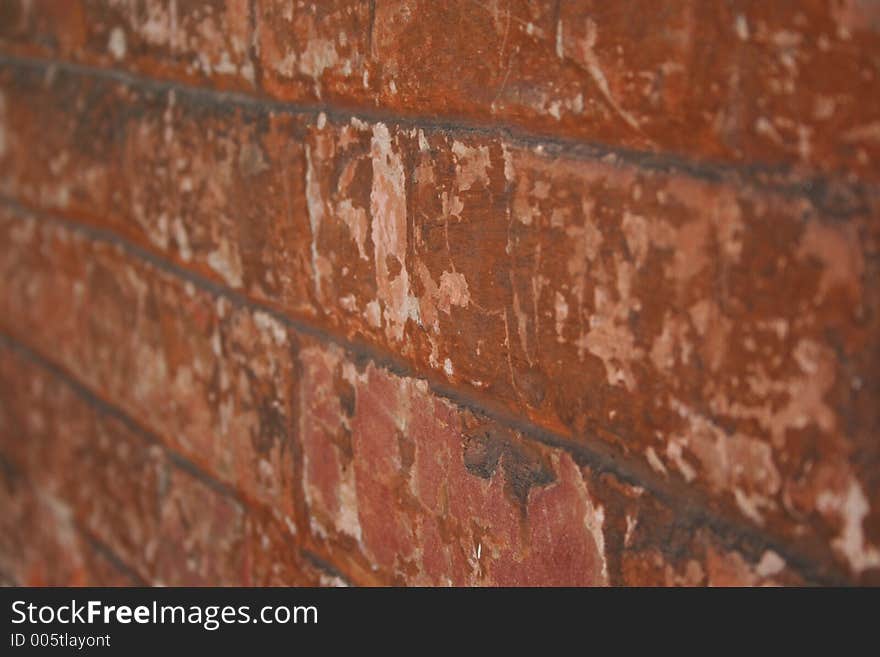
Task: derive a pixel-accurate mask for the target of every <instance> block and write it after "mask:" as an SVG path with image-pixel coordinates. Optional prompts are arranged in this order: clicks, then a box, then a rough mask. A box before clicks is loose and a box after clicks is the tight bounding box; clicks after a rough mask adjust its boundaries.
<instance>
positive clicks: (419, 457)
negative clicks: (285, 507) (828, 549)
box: [300, 344, 803, 586]
mask: <svg viewBox="0 0 880 657" xmlns="http://www.w3.org/2000/svg"><path fill="white" fill-rule="evenodd" d="M300 359H301V360H302V361H303V378H302V383H301V385H302V388H303V391H309V392H308V394H307V395H306V394H304V395H303V396H302V397H301V404H302V409H301V412H302V420H301V421H302V426H303V434H302V436H303V458H304V461H305V462H306V464H307V466H306V468H305V474H304V480H305V484H304V487H305V489H306V490H307V491H309V490H311V491H312V492H311V494H308V493H307V499H308V505H309V508H308V514H309V516H310V517H311V518H312V527H313V530H314V531H316V532H317V533H318V534H319V535H321V536H322V537H325V538H327V539H329V540H331V541H334V540H335V541H337V542H339V543H341V544H342V545H345V546H349V547H348V550H349V553H352V552H354V553H355V554H357V553H360V554H362V555H365V556H367V557H368V558H369V560H370V561H372V562H373V563H374V564H375V567H376V568H377V569H379V571H380V572H383V571H384V572H386V573H387V576H388V577H389V578H390V579H391V580H393V581H396V582H398V583H406V584H430V585H437V584H457V585H462V584H470V585H474V584H480V585H483V584H490V585H492V584H494V585H519V586H522V585H548V584H557V585H563V584H567V585H578V584H587V585H597V584H603V583H609V582H610V583H616V584H637V585H659V584H668V585H678V584H690V585H705V584H715V585H731V584H733V585H752V584H758V583H765V584H782V583H798V582H802V581H803V580H802V579H801V577H800V576H799V575H798V574H797V572H796V571H793V570H791V569H790V568H789V567H788V566H787V565H786V563H785V560H784V559H782V558H781V557H780V556H779V555H778V554H776V553H774V552H772V551H769V550H766V549H764V551H760V550H759V551H758V552H755V551H754V550H752V552H751V554H752V556H747V555H746V554H745V553H743V552H741V551H740V550H739V549H738V548H731V547H729V546H727V545H725V542H724V541H723V540H722V539H720V538H719V536H717V535H715V534H714V533H713V532H712V531H711V530H710V529H709V528H708V527H706V526H705V525H701V524H699V523H695V524H692V525H690V526H684V524H685V523H684V522H683V520H682V518H681V517H680V516H677V515H676V514H675V513H673V511H672V509H671V508H669V507H667V506H665V505H664V504H662V503H660V502H659V501H658V500H657V499H656V498H654V497H653V496H652V495H651V494H650V493H648V492H647V491H645V490H644V489H639V488H636V487H633V486H629V485H624V484H622V483H620V482H619V481H618V480H617V479H615V478H614V477H613V476H612V475H609V474H605V475H597V474H594V472H593V471H592V470H591V468H589V467H586V466H585V467H579V466H578V465H576V464H575V462H574V461H573V460H572V458H571V456H570V455H568V454H567V453H565V452H563V451H561V450H559V449H552V448H548V447H542V446H540V445H537V444H535V443H534V442H530V441H526V440H524V439H523V437H522V436H520V435H519V434H517V433H516V432H514V431H511V430H509V429H506V428H504V427H502V426H500V425H499V424H497V423H496V422H494V421H492V420H489V419H487V418H482V417H478V416H475V415H473V414H472V413H470V412H468V411H464V410H462V409H461V408H457V407H455V406H453V405H452V404H450V403H449V402H447V401H444V400H441V399H437V398H436V397H435V396H434V395H433V394H432V393H431V392H430V391H429V390H428V389H427V387H426V386H425V385H424V383H423V382H420V381H415V380H412V379H408V378H405V377H398V376H395V375H392V374H389V373H388V372H386V371H383V370H381V369H378V368H376V367H375V366H373V365H372V364H365V365H360V366H359V365H358V364H357V363H356V362H354V361H352V360H350V359H349V358H347V357H346V356H345V355H344V354H342V353H341V352H340V351H339V350H337V349H332V348H331V349H328V348H327V347H325V346H322V345H320V344H314V345H310V346H308V347H306V348H304V349H303V350H302V352H301V355H300ZM346 383H347V385H346ZM349 386H350V389H349ZM334 417H335V421H334ZM333 427H339V428H340V431H345V432H348V435H347V438H346V440H345V441H343V440H340V438H339V435H338V433H334V432H333V431H332V428H333ZM313 460H314V461H320V466H315V467H309V465H308V464H309V463H310V462H311V461H313ZM692 522H693V521H692Z"/></svg>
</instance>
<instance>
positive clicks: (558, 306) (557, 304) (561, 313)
mask: <svg viewBox="0 0 880 657" xmlns="http://www.w3.org/2000/svg"><path fill="white" fill-rule="evenodd" d="M553 308H554V310H555V312H556V340H557V341H558V342H565V338H563V336H562V331H563V329H564V328H565V320H566V319H568V303H567V302H566V301H565V297H564V296H562V293H561V292H558V291H557V292H556V295H555V296H554V299H553Z"/></svg>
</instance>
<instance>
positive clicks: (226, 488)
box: [0, 329, 354, 586]
mask: <svg viewBox="0 0 880 657" xmlns="http://www.w3.org/2000/svg"><path fill="white" fill-rule="evenodd" d="M0 346H3V347H5V348H7V349H10V350H12V351H14V352H15V353H16V354H18V355H19V356H21V357H23V358H25V359H26V360H28V361H29V362H31V363H33V364H34V365H36V366H38V367H40V368H41V369H43V370H45V371H47V372H48V373H49V374H51V375H52V376H53V377H54V378H55V379H57V380H59V381H61V382H63V383H64V384H65V385H66V386H68V387H69V388H70V389H71V390H73V392H74V393H75V394H76V395H77V396H78V397H80V399H81V400H82V401H84V402H85V403H86V404H88V405H89V406H91V407H92V408H93V410H95V411H96V412H97V413H99V414H100V415H103V416H106V417H108V418H111V419H113V420H116V421H118V422H119V423H120V424H122V425H123V426H125V428H126V429H128V430H129V431H131V432H132V433H134V434H135V435H137V436H138V437H139V438H140V439H141V440H143V441H144V442H146V443H147V444H149V445H155V446H157V447H159V448H160V449H161V450H162V451H163V453H164V454H165V456H166V457H167V458H168V460H169V463H170V465H172V466H173V467H175V468H177V469H178V470H180V471H182V472H184V473H186V474H187V475H189V476H191V477H193V478H194V479H197V480H198V481H200V482H202V483H203V484H205V485H206V486H209V487H210V488H211V489H212V490H214V491H216V492H218V493H220V494H221V495H223V496H225V497H228V498H230V499H231V500H233V501H234V502H235V503H236V504H238V505H240V506H241V507H242V508H243V509H244V510H248V509H253V510H268V511H270V512H271V511H272V509H271V508H270V507H269V506H268V505H266V504H263V503H260V502H257V501H254V500H250V499H248V498H246V497H245V496H243V495H241V494H240V493H239V492H238V491H237V490H235V489H234V488H232V487H231V486H230V485H229V484H227V483H225V482H222V481H220V480H218V479H217V478H216V477H214V476H213V475H212V474H210V473H209V472H207V471H205V470H204V469H203V468H201V467H200V466H198V465H197V464H195V463H193V462H192V461H190V460H189V459H188V458H187V457H185V456H184V455H182V454H180V453H179V452H177V451H175V450H174V449H172V448H171V446H169V445H168V444H167V443H166V442H165V441H163V440H162V439H161V437H160V436H159V435H158V434H157V433H156V432H154V431H152V430H151V429H147V428H146V427H144V426H142V425H141V424H140V422H138V421H137V420H135V419H134V418H132V417H131V416H130V415H129V414H128V413H127V412H126V411H125V410H123V409H122V408H120V407H118V406H116V405H115V404H112V403H110V402H108V401H107V400H105V399H103V398H102V397H101V396H99V395H98V394H97V393H96V392H95V391H93V390H92V389H91V388H89V387H88V386H87V385H86V384H84V383H82V382H81V381H80V380H79V379H78V378H77V377H76V376H74V375H73V374H72V373H71V372H68V371H67V369H66V368H64V367H63V366H62V365H59V364H58V363H56V362H54V361H53V360H52V359H50V358H49V357H47V356H45V355H43V354H42V353H40V352H39V351H37V350H36V349H34V348H33V347H31V346H30V345H27V344H25V343H23V342H22V341H21V340H19V339H18V338H17V337H15V336H13V335H11V334H9V333H7V332H6V331H5V330H2V329H0ZM0 465H4V466H7V467H9V468H11V469H12V470H13V472H14V474H16V475H18V476H22V477H24V478H25V479H26V480H27V481H28V482H29V483H30V478H29V477H28V476H27V475H26V473H23V472H22V471H21V470H20V468H17V467H16V466H15V464H14V463H13V462H12V461H10V460H9V459H7V458H5V457H4V456H3V453H2V450H0ZM78 529H79V530H80V531H83V532H87V531H88V530H86V529H85V528H83V527H78ZM89 536H90V537H91V538H93V539H94V540H95V541H99V539H97V537H95V536H94V535H93V534H91V532H89ZM99 542H100V541H99ZM102 545H106V544H103V543H102ZM293 545H294V546H295V547H296V550H297V551H298V552H299V553H300V554H301V555H302V556H303V558H305V559H306V560H307V561H309V562H310V563H312V565H313V566H315V567H316V568H319V569H320V570H324V571H325V572H326V574H328V575H331V576H333V577H338V578H340V579H342V580H343V581H344V582H345V583H346V584H348V585H350V586H351V585H354V580H353V579H352V578H351V577H349V576H348V575H346V574H345V573H343V572H341V571H340V570H339V569H338V568H337V567H336V566H333V565H330V564H329V562H328V561H326V559H325V558H323V557H321V556H319V555H317V554H315V553H314V551H312V550H311V549H309V548H308V547H307V546H305V545H302V544H301V543H300V542H299V541H298V540H294V541H293ZM107 549H108V550H109V547H108V548H107ZM117 559H118V560H119V561H120V563H124V562H123V561H122V560H121V559H119V558H118V557H117ZM133 572H134V571H133ZM139 579H141V580H143V577H140V576H139Z"/></svg>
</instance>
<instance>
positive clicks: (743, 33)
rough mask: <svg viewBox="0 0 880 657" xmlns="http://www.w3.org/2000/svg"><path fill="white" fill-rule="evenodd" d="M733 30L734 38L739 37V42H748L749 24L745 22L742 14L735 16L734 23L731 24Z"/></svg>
mask: <svg viewBox="0 0 880 657" xmlns="http://www.w3.org/2000/svg"><path fill="white" fill-rule="evenodd" d="M733 29H734V31H735V32H736V36H738V37H739V40H740V41H748V40H749V22H748V21H747V20H746V17H745V16H743V15H742V14H737V15H736V21H735V22H734V24H733Z"/></svg>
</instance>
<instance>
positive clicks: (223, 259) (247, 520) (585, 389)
mask: <svg viewBox="0 0 880 657" xmlns="http://www.w3.org/2000/svg"><path fill="white" fill-rule="evenodd" d="M0 13H2V20H0V196H2V198H0V235H2V241H0V245H2V246H0V274H2V276H3V285H2V287H0V330H2V331H3V332H4V333H5V334H6V336H7V339H8V340H9V349H12V350H13V351H15V349H18V348H20V349H21V350H23V353H31V352H33V354H36V355H35V356H34V360H35V362H37V361H39V362H40V363H43V364H44V365H47V366H49V369H50V370H51V367H52V366H53V364H54V366H57V367H58V368H60V371H50V372H49V373H42V374H39V373H37V374H34V376H35V377H37V379H40V377H43V378H44V379H45V381H46V382H47V384H46V385H49V382H51V383H52V385H50V386H49V387H50V388H52V390H55V389H56V388H57V390H65V389H66V388H65V385H66V384H70V386H73V388H76V386H77V385H82V386H84V388H85V389H83V390H80V391H79V392H81V393H83V394H84V395H85V397H86V398H89V395H92V396H93V398H90V399H91V402H89V401H88V400H87V401H86V402H85V403H83V401H82V400H80V401H70V400H67V398H66V397H65V398H63V399H61V398H56V396H55V393H54V392H51V394H50V393H43V392H40V391H32V394H31V396H30V397H28V396H27V395H24V393H21V394H19V392H17V391H15V390H14V387H13V386H11V385H10V386H7V387H8V388H9V391H8V392H5V394H4V397H5V398H4V400H3V401H4V404H5V407H6V409H7V410H6V411H5V413H6V415H4V416H3V417H2V418H0V419H2V420H3V421H4V423H5V424H4V427H6V430H5V434H8V435H4V439H8V440H7V442H8V444H9V445H10V446H9V447H7V448H5V450H6V452H9V454H7V456H8V458H9V463H10V464H11V465H10V468H11V470H10V472H16V473H19V474H20V475H21V476H20V477H19V478H21V477H23V478H24V480H26V481H27V482H28V483H27V486H26V487H25V488H23V489H21V490H22V491H24V492H20V493H15V494H12V493H10V495H11V497H10V498H9V501H8V504H10V505H11V506H12V507H14V508H16V509H19V510H20V512H21V510H23V509H30V508H33V509H38V510H40V513H48V514H49V515H50V517H57V518H62V517H66V516H64V514H65V513H68V512H69V513H72V514H73V516H72V517H74V518H77V520H75V521H73V520H71V521H70V522H68V521H62V520H59V521H58V523H57V524H58V525H59V529H58V532H56V533H55V534H51V533H48V534H46V535H45V538H44V540H45V541H46V544H47V546H51V545H57V544H59V542H62V543H65V544H70V545H75V546H81V547H77V548H76V549H77V550H79V551H80V553H81V554H82V560H81V567H80V566H77V568H79V570H76V569H73V570H71V572H58V573H43V574H41V575H39V576H40V577H46V578H47V581H48V580H51V581H67V580H69V579H70V578H75V577H80V578H84V579H86V580H88V578H89V576H90V573H91V572H92V571H91V570H90V569H93V568H94V569H97V570H95V571H94V573H95V577H98V576H101V577H103V576H104V575H103V573H105V570H104V569H103V566H101V565H100V563H103V562H100V563H98V562H94V561H93V560H91V556H90V550H91V548H90V547H89V545H91V544H92V543H93V544H94V545H100V546H103V549H105V551H106V553H107V554H108V555H111V556H112V555H115V556H114V557H113V559H115V560H116V561H117V562H118V563H117V565H118V566H122V567H124V568H123V570H125V568H127V569H128V570H127V571H125V572H127V573H128V575H129V576H130V575H136V576H137V577H139V578H141V579H142V580H143V581H155V582H166V581H181V582H191V583H219V582H221V581H224V582H235V581H249V582H256V583H264V584H283V583H285V582H288V581H290V582H293V581H297V582H305V583H310V582H318V583H330V582H336V581H337V580H338V581H340V582H342V581H350V582H354V583H363V584H383V583H401V584H448V583H454V584H546V583H560V584H561V583H572V584H575V583H577V584H604V583H611V584H617V583H629V584H638V583H724V582H727V583H734V582H738V583H761V582H764V581H766V580H772V581H773V582H796V581H817V582H840V581H850V582H862V583H869V582H876V581H878V580H877V578H878V576H880V479H878V474H877V473H878V472H880V448H878V444H877V440H876V437H877V435H878V430H880V411H878V405H877V403H876V401H877V398H878V395H880V324H878V318H880V287H878V286H877V283H876V281H877V280H878V277H880V271H878V263H880V258H878V256H880V231H878V226H880V224H878V216H880V188H878V187H877V171H878V167H877V164H876V159H877V158H878V157H880V152H878V151H877V144H878V138H877V135H878V129H880V128H878V125H880V106H878V104H877V103H878V100H877V99H878V98H880V94H878V93H875V92H876V91H877V89H876V87H877V84H878V81H877V75H878V69H877V66H876V62H875V61H874V59H873V55H872V53H873V51H874V50H876V48H877V45H878V38H880V37H878V34H880V28H878V25H880V23H878V20H880V19H878V14H877V10H876V8H875V7H874V6H873V4H872V3H869V2H862V1H861V0H849V1H847V2H836V1H835V2H830V1H827V2H826V1H819V0H817V1H816V2H807V3H799V4H798V6H797V7H791V6H789V5H785V6H783V5H779V6H776V5H768V4H767V3H757V2H739V1H737V2H732V3H728V4H725V5H724V6H709V5H707V4H705V3H699V2H691V1H685V0H682V1H676V2H670V3H662V6H661V5H659V4H657V3H645V2H624V3H610V4H609V3H598V2H597V3H593V2H584V3H560V2H543V1H541V2H530V3H520V2H512V3H491V2H489V3H481V2H473V1H470V2H464V1H462V2H450V3H434V2H421V1H415V0H406V1H401V2H385V1H383V0H378V1H377V2H358V1H345V2H342V1H340V2H336V1H334V2H327V3H311V2H305V3H302V2H286V1H284V2H282V1H274V0H271V1H270V0H253V1H246V0H236V1H232V2H210V3H188V2H178V3H164V2H151V1H149V2H138V3H115V2H104V1H98V0H94V1H91V0H76V1H74V2H69V3H51V2H41V1H36V2H23V1H18V0H10V1H9V2H6V3H3V4H2V10H0ZM636 17H637V18H636ZM649 26H650V29H649ZM229 91H231V92H233V93H226V92H229ZM16 353H18V352H16ZM10 358H12V357H10ZM9 363H12V364H9ZM20 366H21V367H25V365H22V364H21V363H19V361H18V360H15V359H14V358H12V360H9V361H8V363H7V364H6V367H7V370H8V371H7V373H6V374H5V376H6V377H7V380H10V381H11V380H13V378H14V376H13V373H14V372H15V369H16V368H17V367H20ZM28 367H31V369H33V367H37V366H36V365H34V364H31V366H28ZM37 370H39V367H37ZM40 380H43V379H40ZM41 385H42V384H41ZM70 386H68V387H70ZM38 393H39V394H38ZM29 394H30V393H29ZM64 394H66V395H68V396H70V395H71V394H73V393H70V392H68V393H64ZM22 395H24V396H22ZM58 395H62V393H61V392H59V393H58ZM80 396H82V395H80ZM62 397H63V395H62ZM75 397H76V395H74V396H73V397H70V399H71V400H74V398H75ZM53 404H54V406H53ZM68 406H70V407H71V408H76V409H81V411H78V412H76V413H68V412H67V410H66V409H67V407H68ZM32 408H35V409H38V410H39V411H43V412H46V413H48V416H47V418H46V419H45V421H44V422H43V423H42V424H39V423H38V425H34V426H32V425H31V424H29V422H30V419H29V418H31V416H32V415H33V417H37V415H36V414H34V413H32V412H31V410H30V409H32ZM50 411H51V412H50ZM50 420H51V421H50ZM53 422H57V424H53ZM139 432H143V433H144V434H145V435H136V434H139ZM17 434H27V435H34V436H36V438H35V439H34V445H33V446H28V449H31V450H32V451H30V452H27V450H25V451H26V453H24V454H21V453H18V452H17V451H16V450H15V449H13V447H21V445H19V442H18V441H17V439H15V437H14V436H15V435H17ZM67 434H71V435H72V434H76V435H77V436H78V437H80V438H82V440H83V441H84V442H82V443H81V444H80V443H76V442H75V441H73V442H70V444H65V445H64V446H63V449H55V448H53V447H52V445H53V444H55V443H54V442H53V441H58V440H59V436H60V435H67ZM10 436H12V438H10ZM120 436H121V437H122V438H120ZM145 440H146V443H145V442H144V441H145ZM131 441H134V442H133V443H132V444H135V443H136V444H137V445H138V446H139V447H138V448H137V449H135V448H134V447H132V449H130V450H128V449H122V448H121V447H118V446H120V445H125V444H129V442H131ZM551 444H552V445H554V446H555V447H552V448H551V447H549V446H548V445H551ZM114 445H115V446H117V447H114ZM144 445H150V446H149V447H145V446H144ZM75 449H79V450H80V452H75V451H74V452H71V450H75ZM74 458H76V459H79V458H82V459H86V460H87V461H88V463H89V465H90V467H91V468H92V469H93V471H94V478H93V480H91V481H90V482H89V485H85V484H82V482H79V481H74V482H67V481H66V480H65V479H64V476H63V475H62V473H63V471H64V464H65V459H68V461H69V460H70V459H74ZM125 472H140V473H143V474H142V475H138V477H137V479H138V482H137V486H134V487H132V488H131V489H129V490H125V491H119V490H117V489H116V488H115V486H114V482H115V481H117V480H118V478H119V477H120V476H122V475H121V474H120V473H125ZM16 476H18V475H16ZM206 478H207V479H206ZM10 490H11V489H10ZM157 491H158V492H157ZM116 495H124V496H128V497H124V498H123V499H116V498H115V497H114V496H116ZM167 500H170V501H167ZM680 507H681V508H680ZM58 509H66V511H64V512H63V513H61V512H59V511H58ZM192 509H206V512H205V513H204V514H202V515H201V516H200V517H199V521H200V523H199V524H198V525H197V526H196V525H193V524H192V523H191V522H190V520H189V514H190V513H191V512H192V511H191V510H192ZM389 510H391V511H390V512H389ZM59 513H61V515H59ZM80 514H84V515H83V516H82V517H84V518H87V519H88V521H89V522H94V523H96V525H95V526H91V525H89V524H88V523H85V522H81V521H80V520H79V519H78V518H79V517H80ZM65 522H67V523H68V524H67V525H65V524H64V523H65ZM71 523H73V524H71ZM64 527H68V528H67V529H64ZM83 537H85V538H83ZM150 537H153V538H154V539H155V540H154V541H153V543H150V541H149V540H147V539H149V538H150ZM83 541H84V542H83ZM89 541H91V542H92V543H89ZM145 541H146V542H145ZM163 541H164V542H163ZM209 544H210V545H209ZM142 545H152V547H151V548H150V552H149V554H146V553H143V552H142V551H139V550H140V547H141V546H142ZM180 545H183V546H185V549H184V550H183V552H181V550H180V549H179V546H180ZM211 546H213V547H211ZM47 549H49V548H47ZM72 549H73V548H72ZM212 550H214V551H213V552H212ZM474 550H476V553H475V552H474ZM477 553H478V555H479V556H476V557H475V554H477ZM9 554H10V555H13V554H14V550H11V549H10V551H9ZM181 554H185V555H186V557H185V558H184V557H182V556H181ZM108 558H109V557H108ZM16 559H18V560H16ZM5 563H10V564H13V565H9V566H6V567H4V566H3V564H0V572H2V573H5V574H4V577H6V578H7V579H10V580H16V581H17V579H19V578H20V577H21V575H20V572H21V569H22V568H25V566H23V565H22V564H23V563H24V562H23V561H21V555H19V556H10V557H6V562H5ZM77 563H79V562H77ZM322 564H323V565H322ZM4 568H5V570H4ZM124 574H125V573H123V575H124ZM35 577H37V576H35Z"/></svg>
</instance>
